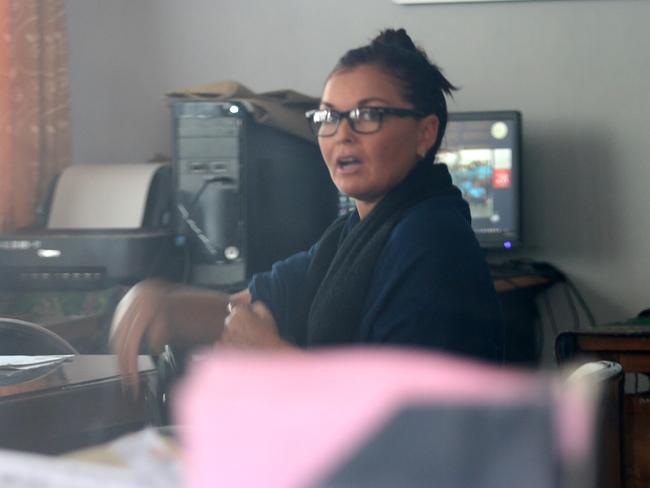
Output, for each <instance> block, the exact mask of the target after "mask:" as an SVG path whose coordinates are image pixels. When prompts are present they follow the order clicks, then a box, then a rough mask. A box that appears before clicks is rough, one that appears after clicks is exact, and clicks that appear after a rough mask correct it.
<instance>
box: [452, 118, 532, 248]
mask: <svg viewBox="0 0 650 488" xmlns="http://www.w3.org/2000/svg"><path fill="white" fill-rule="evenodd" d="M484 120H494V121H498V120H505V121H512V122H513V125H514V127H515V136H514V137H513V147H512V182H513V188H512V191H513V200H514V212H515V215H514V219H513V220H514V227H515V228H514V229H513V233H514V235H513V236H508V237H507V238H506V237H505V236H504V234H503V233H496V234H481V233H477V232H475V235H476V238H477V240H478V241H479V244H480V245H481V247H482V248H484V249H490V250H498V249H501V250H505V251H508V250H513V249H517V248H520V247H521V246H522V245H523V238H522V225H521V224H522V202H521V182H522V180H521V173H522V171H521V170H522V157H521V155H522V151H521V141H522V117H521V112H520V111H519V110H481V111H468V112H449V114H448V119H447V127H446V128H445V133H446V131H447V129H448V128H449V122H472V121H478V122H480V121H484ZM445 135H446V134H445ZM443 148H444V136H443V143H442V144H441V145H440V150H441V149H443ZM472 222H473V219H472ZM472 227H473V225H472ZM507 243H510V247H508V244H507Z"/></svg>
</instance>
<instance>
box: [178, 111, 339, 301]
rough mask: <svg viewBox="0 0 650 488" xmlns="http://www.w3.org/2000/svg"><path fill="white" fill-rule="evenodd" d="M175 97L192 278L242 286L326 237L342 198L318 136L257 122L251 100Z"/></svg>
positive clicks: (181, 229) (182, 221) (182, 234)
mask: <svg viewBox="0 0 650 488" xmlns="http://www.w3.org/2000/svg"><path fill="white" fill-rule="evenodd" d="M170 104H171V109H172V116H173V140H174V176H175V178H174V180H175V188H176V193H175V194H176V204H177V208H178V213H177V217H178V219H177V226H176V229H177V233H178V236H179V238H180V240H181V241H184V243H185V245H186V249H187V256H188V261H189V264H190V268H191V273H190V276H189V281H191V282H192V283H194V284H197V285H204V286H211V287H218V288H223V289H236V288H238V287H240V286H245V284H246V282H247V280H248V279H249V278H250V277H251V275H252V274H253V273H255V272H259V271H264V270H268V269H270V267H271V265H272V264H273V262H275V261H277V260H279V259H283V258H285V257H288V256H289V255H291V254H293V253H295V252H298V251H302V250H306V249H308V248H309V247H310V246H311V245H312V244H313V243H314V242H316V241H317V240H318V238H319V237H320V235H321V233H322V231H323V230H324V229H325V228H326V226H327V225H328V224H329V223H330V222H331V221H332V220H333V219H334V218H335V217H336V212H337V202H338V197H337V193H336V191H335V188H334V186H333V184H332V182H331V180H330V178H329V174H328V172H327V170H326V168H325V165H324V163H323V162H322V158H321V155H320V151H319V149H318V146H317V145H316V143H315V141H309V140H306V139H303V138H300V137H297V136H295V135H292V134H290V133H288V132H284V131H282V130H279V129H277V128H274V127H270V126H267V125H264V124H261V123H259V122H257V121H256V120H255V119H254V118H253V117H252V115H251V113H250V112H249V111H248V110H247V109H246V106H245V104H243V103H239V102H231V101H224V100H219V101H217V100H210V99H187V98H171V99H170ZM301 123H304V124H306V121H304V117H302V118H301Z"/></svg>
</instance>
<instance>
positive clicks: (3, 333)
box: [0, 317, 77, 356]
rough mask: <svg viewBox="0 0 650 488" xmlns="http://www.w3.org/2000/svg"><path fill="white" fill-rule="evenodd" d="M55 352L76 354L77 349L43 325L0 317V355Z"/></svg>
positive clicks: (52, 353)
mask: <svg viewBox="0 0 650 488" xmlns="http://www.w3.org/2000/svg"><path fill="white" fill-rule="evenodd" d="M57 354H77V351H76V350H75V348H74V347H72V345H71V344H70V343H69V342H68V341H66V340H65V339H63V338H62V337H60V336H58V335H57V334H55V333H54V332H52V331H49V330H47V329H46V328H45V327H42V326H40V325H37V324H34V323H31V322H26V321H24V320H18V319H12V318H6V317H0V355H2V356H14V355H20V356H43V355H57Z"/></svg>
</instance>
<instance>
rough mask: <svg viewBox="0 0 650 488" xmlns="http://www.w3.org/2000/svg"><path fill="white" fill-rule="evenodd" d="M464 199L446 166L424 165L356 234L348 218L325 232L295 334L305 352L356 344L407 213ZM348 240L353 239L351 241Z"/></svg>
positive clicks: (294, 325)
mask: <svg viewBox="0 0 650 488" xmlns="http://www.w3.org/2000/svg"><path fill="white" fill-rule="evenodd" d="M444 195H458V196H460V192H459V190H458V189H457V188H456V187H454V186H453V185H452V182H451V177H450V175H449V170H448V169H447V166H446V165H444V164H435V165H434V164H431V163H429V162H424V161H420V162H419V163H418V164H417V165H416V166H415V168H414V169H413V170H412V171H411V173H409V175H408V176H407V177H406V178H405V179H404V180H403V181H402V182H401V183H399V184H398V185H397V186H396V187H395V188H393V189H392V190H391V191H390V192H389V193H388V194H387V195H386V196H385V197H384V198H383V199H382V200H381V201H380V202H379V203H378V204H377V206H376V207H375V208H374V209H373V210H372V211H371V212H370V213H369V214H368V215H367V216H366V218H364V219H363V220H362V221H360V222H359V223H358V224H356V225H355V226H354V228H352V230H351V231H349V232H347V233H346V232H345V226H346V222H347V219H348V218H349V216H348V215H345V216H342V217H339V218H338V219H337V220H335V221H334V222H333V223H332V224H331V225H330V226H329V227H328V228H327V229H326V230H325V232H324V234H323V236H322V237H321V239H320V242H319V245H318V249H317V250H316V253H315V255H314V257H313V258H312V260H311V263H310V265H309V268H308V270H307V276H306V280H305V286H304V295H303V298H302V301H301V304H300V306H299V309H298V311H297V314H296V317H295V319H294V321H293V323H292V324H290V330H291V333H292V336H293V339H294V340H295V341H296V344H297V345H300V346H318V345H335V344H346V343H352V342H355V341H356V338H357V336H358V328H359V324H360V323H361V311H362V308H363V305H364V301H365V297H366V293H367V289H368V286H369V284H370V280H371V278H372V273H373V271H374V269H375V263H376V262H377V259H378V258H379V255H380V254H381V252H382V250H383V248H384V244H385V243H386V240H387V239H388V237H389V236H390V234H391V232H392V230H393V228H394V227H395V225H397V223H398V222H399V221H400V220H401V218H402V216H403V215H404V213H405V212H406V211H407V210H408V209H409V208H411V207H413V206H414V205H416V204H417V203H419V202H421V201H423V200H426V199H428V198H430V197H432V196H444ZM346 234H347V235H346Z"/></svg>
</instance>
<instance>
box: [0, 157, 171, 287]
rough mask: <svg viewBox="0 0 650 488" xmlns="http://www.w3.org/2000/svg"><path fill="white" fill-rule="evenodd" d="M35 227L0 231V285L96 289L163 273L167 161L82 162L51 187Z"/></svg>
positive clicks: (167, 240) (167, 242) (167, 234)
mask: <svg viewBox="0 0 650 488" xmlns="http://www.w3.org/2000/svg"><path fill="white" fill-rule="evenodd" d="M47 200H48V201H47V202H46V204H45V205H44V210H43V218H42V223H41V225H36V226H33V227H30V228H25V229H21V230H18V231H15V232H13V233H10V234H2V235H0V288H5V289H15V290H26V289H27V290H51V289H56V290H61V289H81V290H84V289H99V288H106V287H109V286H113V285H116V284H120V285H130V284H133V283H135V282H137V281H139V280H142V279H144V278H147V277H152V276H158V275H164V274H166V273H167V272H168V269H169V265H170V255H171V254H172V253H173V250H174V232H173V229H172V222H171V220H172V209H173V200H174V197H173V190H172V172H171V168H170V166H169V165H168V164H159V163H132V164H127V163H120V164H83V165H73V166H70V167H68V168H66V169H65V170H64V171H63V172H62V173H61V174H60V175H59V176H58V177H57V178H56V179H55V181H54V183H53V184H52V186H51V191H50V196H49V197H48V199H47Z"/></svg>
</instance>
